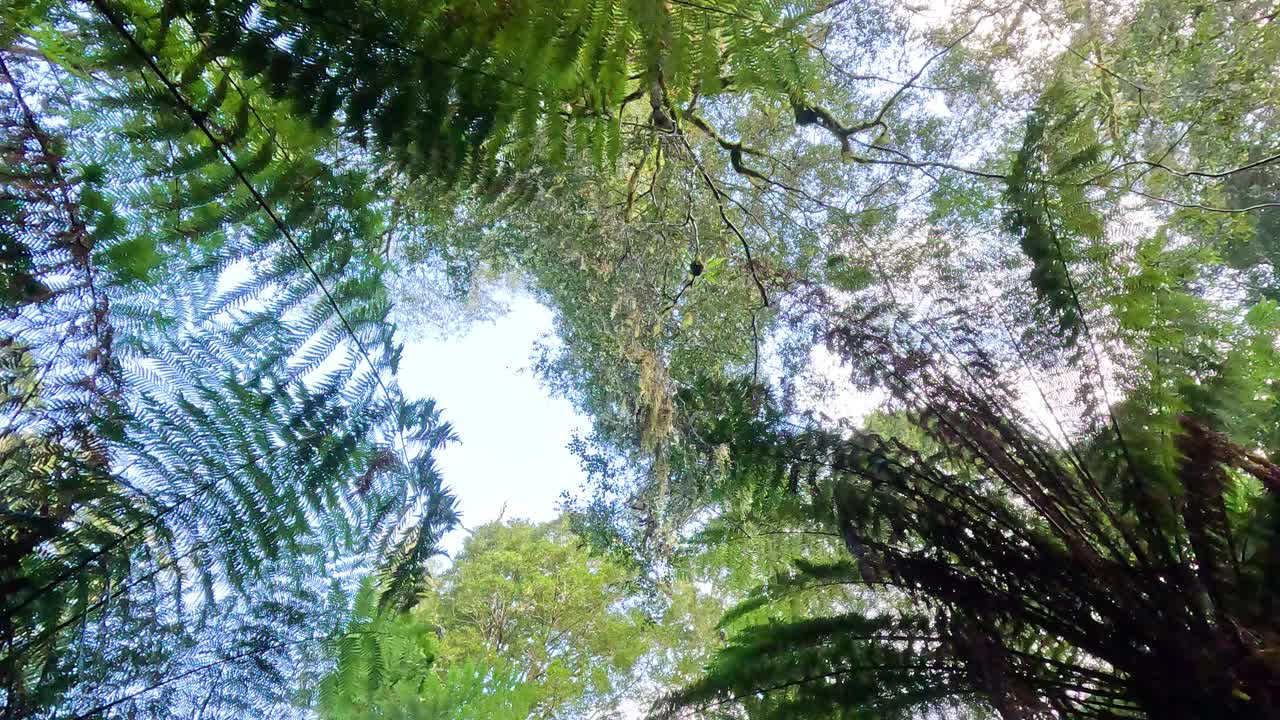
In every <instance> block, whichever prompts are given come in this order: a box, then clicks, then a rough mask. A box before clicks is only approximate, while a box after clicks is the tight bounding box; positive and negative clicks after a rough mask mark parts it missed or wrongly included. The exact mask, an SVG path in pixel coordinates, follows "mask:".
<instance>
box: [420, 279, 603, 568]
mask: <svg viewBox="0 0 1280 720" xmlns="http://www.w3.org/2000/svg"><path fill="white" fill-rule="evenodd" d="M509 307H510V311H509V312H508V313H507V314H505V315H503V316H502V317H499V318H498V319H497V320H495V321H494V322H491V323H480V324H477V325H474V326H473V327H471V328H470V330H469V331H468V332H466V333H465V334H462V335H455V336H452V337H447V338H427V339H421V340H410V341H407V342H406V343H405V348H404V356H403V359H402V360H401V363H400V376H399V380H400V387H401V388H402V389H403V391H404V393H405V394H406V395H407V396H408V397H410V398H423V397H430V398H435V400H436V403H437V406H438V407H440V408H441V409H442V415H443V417H444V419H445V420H447V421H449V422H450V423H451V424H452V425H453V428H454V431H455V432H456V433H457V434H458V435H459V436H460V437H461V442H459V443H455V444H453V445H451V446H449V447H447V448H445V450H444V451H443V452H442V453H440V454H439V456H438V462H439V466H440V469H441V472H442V473H443V475H444V478H445V483H446V484H447V485H449V486H450V487H451V488H452V489H453V491H454V493H455V494H456V495H457V498H458V505H459V507H460V508H461V510H462V524H463V525H464V526H466V527H469V528H473V527H476V526H478V525H483V524H484V523H486V522H490V521H492V520H495V519H497V518H498V517H499V515H500V514H501V513H502V512H503V506H504V505H505V506H506V512H505V515H502V517H504V518H505V519H508V520H509V519H512V518H525V519H529V520H534V521H545V520H550V519H552V518H554V517H555V516H556V507H557V505H558V503H559V500H560V494H561V493H562V492H563V491H565V490H573V489H576V488H578V487H579V486H581V484H582V480H583V478H584V475H583V473H582V471H581V469H580V468H579V466H578V462H577V459H576V458H574V456H573V455H572V454H571V453H570V452H569V450H568V448H567V447H566V446H567V444H568V442H569V440H570V439H571V438H572V436H573V434H574V432H575V431H585V430H586V429H587V420H586V418H585V417H583V416H581V415H578V414H577V413H576V412H574V409H573V407H572V405H570V403H569V402H568V401H567V400H565V399H563V398H553V397H551V396H550V394H549V393H548V392H547V390H546V389H545V388H543V387H542V385H541V383H540V382H539V381H538V379H537V377H535V376H534V374H533V372H532V370H531V369H530V368H531V365H532V361H531V359H530V356H531V352H532V350H533V345H534V342H535V341H537V340H538V339H539V338H541V337H543V336H544V335H549V334H550V333H551V331H552V325H551V323H552V315H551V311H550V310H548V309H547V308H546V307H543V306H542V305H539V304H538V303H537V302H535V301H534V300H533V299H532V298H530V297H528V296H527V295H521V296H517V297H515V298H514V299H513V300H512V301H511V303H510V306H509ZM464 537H465V531H464V530H457V531H454V532H453V533H452V534H451V535H450V536H448V537H447V538H446V539H445V548H446V549H447V550H448V551H449V552H450V554H454V553H456V551H457V550H458V549H459V548H460V547H461V545H462V542H463V539H464Z"/></svg>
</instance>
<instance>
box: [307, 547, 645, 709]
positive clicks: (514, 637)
mask: <svg viewBox="0 0 1280 720" xmlns="http://www.w3.org/2000/svg"><path fill="white" fill-rule="evenodd" d="M628 580H629V578H628V575H627V574H626V573H625V572H624V571H623V570H622V569H621V568H619V567H617V566H615V565H613V564H611V563H608V562H606V561H604V560H601V559H599V558H593V557H591V556H590V554H589V553H588V552H587V551H586V550H585V549H584V548H583V547H581V546H580V545H578V543H577V541H576V539H575V538H574V537H573V536H571V535H569V534H568V533H567V532H566V531H565V530H564V528H563V526H562V525H561V524H559V523H552V524H548V525H532V524H529V523H525V522H511V523H506V524H501V523H493V524H490V525H485V526H482V527H479V528H476V529H475V530H474V531H473V532H472V534H471V536H470V537H469V538H468V539H467V542H466V545H465V546H464V548H463V551H462V552H461V553H460V554H459V555H458V557H457V558H456V559H455V560H454V562H453V564H452V565H451V566H450V567H449V569H448V570H446V571H445V572H443V573H441V574H439V575H438V576H437V577H435V578H432V579H431V580H429V581H425V582H424V590H423V592H422V594H421V595H420V597H419V598H418V600H419V602H418V603H417V604H416V605H415V606H413V607H412V608H409V609H407V610H406V611H392V612H386V611H385V610H379V609H377V608H387V607H388V606H387V603H386V602H383V601H377V602H375V599H374V595H375V588H374V585H373V583H372V582H370V583H367V584H366V585H365V587H364V588H363V590H362V594H361V595H360V596H359V597H358V598H357V603H356V615H355V618H354V619H353V621H352V622H351V623H350V624H348V626H347V627H346V629H345V630H344V634H343V635H342V636H341V637H340V638H339V639H338V640H337V643H336V650H335V652H336V662H337V667H336V669H335V671H334V672H333V673H332V674H331V675H329V676H328V677H326V678H325V679H324V680H323V681H322V682H321V683H320V685H319V688H318V697H319V709H320V712H321V714H322V716H323V717H326V718H335V719H337V718H341V719H343V720H346V719H348V718H364V717H385V716H391V717H404V718H428V717H446V716H447V717H459V716H465V717H475V718H488V719H492V720H499V719H506V718H511V719H512V720H514V719H515V718H528V717H565V716H567V715H573V716H576V715H579V714H581V715H582V716H588V715H590V714H591V713H592V712H603V711H606V710H608V709H610V708H613V707H614V706H616V704H617V703H618V701H619V699H620V698H621V697H622V696H623V694H624V693H625V692H626V691H627V690H628V681H629V680H630V674H631V672H632V669H633V666H634V665H635V663H636V661H637V659H638V657H639V656H640V654H641V653H642V652H644V651H645V650H646V649H647V639H646V636H647V631H646V630H645V628H644V627H643V624H642V622H641V619H640V617H639V616H638V613H637V612H636V610H634V609H633V608H629V607H627V604H628V592H629V585H628Z"/></svg>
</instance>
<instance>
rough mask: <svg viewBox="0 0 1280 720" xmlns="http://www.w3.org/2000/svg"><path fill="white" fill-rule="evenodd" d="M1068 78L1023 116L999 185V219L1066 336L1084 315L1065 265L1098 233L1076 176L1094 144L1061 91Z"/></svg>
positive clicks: (1093, 162)
mask: <svg viewBox="0 0 1280 720" xmlns="http://www.w3.org/2000/svg"><path fill="white" fill-rule="evenodd" d="M1069 82H1070V80H1063V79H1059V80H1056V81H1055V83H1054V84H1053V85H1051V86H1050V88H1049V89H1048V90H1046V91H1045V93H1044V95H1042V96H1041V99H1040V106H1039V107H1038V108H1037V109H1036V110H1035V111H1034V112H1033V113H1032V114H1031V115H1030V117H1028V118H1027V121H1026V130H1025V134H1024V136H1023V139H1022V147H1021V148H1020V149H1019V150H1018V153H1017V154H1016V155H1015V156H1014V159H1013V164H1012V166H1011V167H1010V170H1009V177H1008V180H1007V187H1006V189H1005V201H1006V202H1007V203H1008V204H1009V206H1010V207H1009V209H1008V210H1007V211H1006V214H1005V224H1006V226H1007V227H1008V229H1009V230H1010V231H1012V232H1013V233H1014V234H1016V235H1017V237H1018V241H1019V244H1020V246H1021V248H1022V252H1023V253H1024V254H1025V255H1026V256H1027V258H1028V259H1029V260H1030V261H1031V263H1032V269H1031V275H1030V278H1029V279H1030V282H1031V286H1032V287H1033V288H1035V290H1036V293H1037V295H1038V296H1039V297H1040V299H1041V301H1042V302H1044V304H1045V306H1046V308H1047V310H1048V313H1049V315H1050V316H1051V317H1054V318H1057V320H1058V325H1059V328H1060V329H1061V331H1062V333H1063V334H1064V335H1065V336H1066V337H1067V338H1068V340H1074V338H1075V337H1076V336H1077V334H1078V333H1079V332H1080V330H1081V323H1082V322H1084V318H1083V317H1082V314H1081V313H1082V308H1081V307H1080V298H1079V293H1078V291H1077V289H1076V287H1075V284H1074V283H1073V281H1072V278H1071V272H1072V270H1071V267H1072V265H1073V263H1074V262H1075V260H1076V257H1077V255H1078V254H1079V253H1080V252H1081V251H1082V250H1083V246H1084V244H1085V243H1087V242H1088V241H1090V240H1099V239H1101V236H1102V232H1103V226H1102V218H1101V217H1100V216H1099V215H1098V214H1097V213H1096V212H1095V211H1094V210H1093V209H1092V208H1091V207H1090V204H1089V200H1088V196H1087V194H1086V192H1085V188H1086V183H1085V182H1081V181H1082V180H1084V179H1085V178H1087V177H1088V175H1089V174H1090V173H1091V172H1093V171H1094V170H1095V169H1096V167H1097V165H1098V163H1099V160H1100V155H1101V152H1102V146H1101V145H1100V144H1099V142H1098V137H1097V132H1096V130H1095V129H1094V126H1093V122H1092V119H1091V118H1090V117H1089V115H1088V114H1087V111H1086V108H1084V107H1082V106H1081V104H1080V103H1079V101H1075V100H1073V98H1071V96H1070V95H1069V91H1068V90H1067V89H1066V87H1067V84H1068V83H1069Z"/></svg>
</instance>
